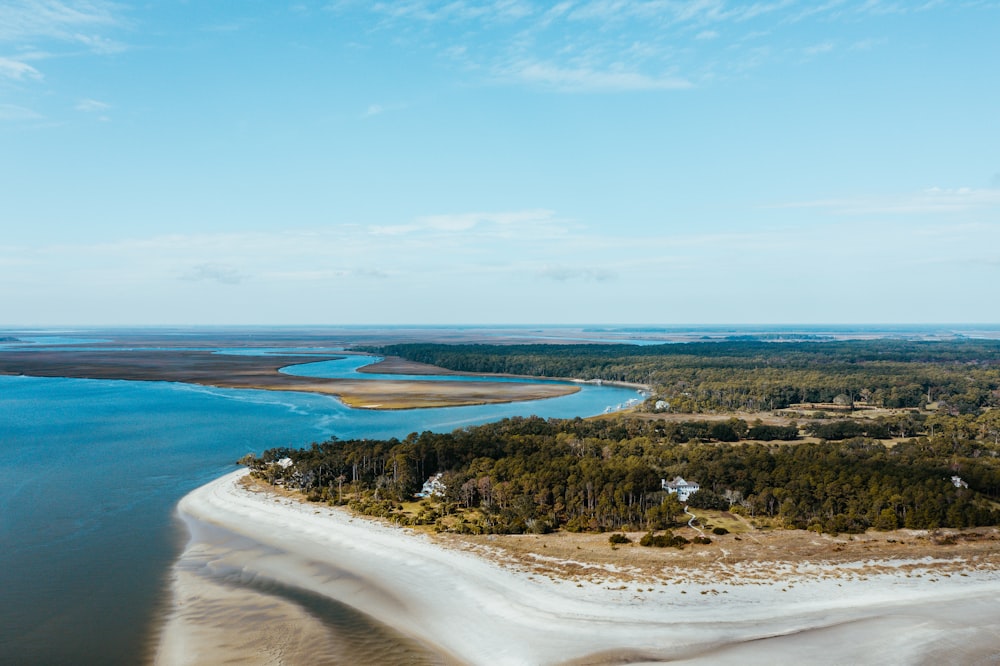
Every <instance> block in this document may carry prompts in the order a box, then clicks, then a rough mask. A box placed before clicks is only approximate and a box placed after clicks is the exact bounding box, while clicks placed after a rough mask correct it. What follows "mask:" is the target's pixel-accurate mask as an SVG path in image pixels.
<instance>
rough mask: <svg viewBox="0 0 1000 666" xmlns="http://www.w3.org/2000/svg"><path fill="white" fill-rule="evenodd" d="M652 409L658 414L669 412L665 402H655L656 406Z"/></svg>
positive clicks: (668, 405)
mask: <svg viewBox="0 0 1000 666" xmlns="http://www.w3.org/2000/svg"><path fill="white" fill-rule="evenodd" d="M653 409H654V410H656V411H658V412H669V411H670V403H669V402H667V401H666V400H657V401H656V404H655V405H654V406H653Z"/></svg>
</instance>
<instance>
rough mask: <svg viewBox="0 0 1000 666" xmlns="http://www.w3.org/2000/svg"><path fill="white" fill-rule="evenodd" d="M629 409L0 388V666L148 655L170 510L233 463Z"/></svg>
mask: <svg viewBox="0 0 1000 666" xmlns="http://www.w3.org/2000/svg"><path fill="white" fill-rule="evenodd" d="M345 360H347V359H345ZM351 361H352V363H355V362H356V360H355V359H351ZM332 363H334V364H336V363H337V362H332ZM345 367H346V366H345ZM345 367H339V366H337V367H333V368H330V367H327V370H328V371H330V372H341V371H344V370H345ZM313 371H314V372H320V371H318V370H313ZM636 397H637V394H636V392H635V391H633V390H629V389H622V388H615V387H607V386H604V387H597V386H584V387H583V389H582V390H581V391H580V392H579V393H577V394H574V395H570V396H566V397H562V398H555V399H550V400H542V401H533V402H524V403H511V404H504V405H484V406H474V407H460V408H446V409H430V410H410V411H381V412H380V411H371V410H353V409H349V408H347V407H345V406H344V405H342V404H341V403H340V402H338V401H336V400H335V399H333V398H330V397H326V396H318V395H311V394H305V393H288V392H281V393H276V392H266V391H250V390H234V389H216V388H209V387H201V386H192V385H187V384H174V383H166V382H127V381H103V380H84V379H51V378H32V377H8V376H2V377H0V453H2V460H3V463H2V464H0V662H2V663H5V664H60V663H65V664H133V663H138V662H142V661H144V660H146V659H148V657H149V655H150V651H151V649H152V647H153V646H152V645H151V641H152V640H153V639H154V638H155V635H154V633H153V632H154V631H155V628H156V626H157V624H158V622H159V620H160V619H161V618H162V615H163V613H164V611H165V604H166V602H167V599H166V598H165V593H166V589H167V580H168V578H167V577H168V575H169V572H170V567H171V565H172V564H173V562H174V561H175V559H176V558H177V556H178V554H179V553H180V551H181V550H182V549H183V546H184V544H185V542H186V541H187V539H188V535H187V532H186V530H185V529H184V527H183V525H181V523H180V521H179V520H178V519H177V518H176V517H175V513H174V507H175V505H176V503H177V501H178V500H179V499H180V498H181V497H183V496H184V495H185V494H186V493H187V492H189V491H190V490H192V489H194V488H196V487H197V486H199V485H202V484H204V483H206V482H207V481H209V480H211V479H213V478H215V477H217V476H220V475H221V474H223V473H225V472H227V471H230V470H232V469H234V468H235V461H236V460H237V459H238V458H240V457H241V456H242V455H244V454H245V453H248V452H255V453H257V452H260V451H262V450H263V449H266V448H269V447H274V446H305V445H308V444H309V443H311V442H314V441H322V440H325V439H327V438H328V437H330V436H337V437H340V438H342V439H344V438H350V437H373V438H382V437H393V436H395V437H403V436H405V435H406V434H408V433H410V432H414V431H423V430H435V431H440V432H445V431H450V430H453V429H455V428H458V427H463V426H467V425H473V424H477V423H484V422H487V421H492V420H497V419H500V418H504V417H507V416H517V415H530V414H537V415H539V416H543V417H563V418H569V417H573V416H588V415H593V414H598V413H601V412H603V411H605V409H606V408H609V407H610V408H614V407H616V406H620V405H622V404H624V403H625V402H627V401H628V400H630V399H634V398H636ZM351 621H352V622H355V620H353V619H352V620H351ZM360 626H364V627H367V625H364V623H362V624H361V625H360ZM369 630H370V627H368V628H366V629H365V630H364V631H369ZM362 633H364V632H362Z"/></svg>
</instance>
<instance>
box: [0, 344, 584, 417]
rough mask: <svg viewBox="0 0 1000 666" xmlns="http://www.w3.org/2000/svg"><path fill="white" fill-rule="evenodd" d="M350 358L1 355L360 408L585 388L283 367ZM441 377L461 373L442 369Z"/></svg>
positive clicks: (99, 374)
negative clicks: (319, 373)
mask: <svg viewBox="0 0 1000 666" xmlns="http://www.w3.org/2000/svg"><path fill="white" fill-rule="evenodd" d="M345 355H348V354H347V353H345V354H309V357H308V358H303V356H302V355H286V356H282V355H279V354H274V355H269V356H240V355H225V354H215V353H212V352H209V351H191V350H177V349H155V350H150V349H142V350H105V349H99V348H98V349H74V350H56V351H53V350H44V349H42V350H27V351H25V350H21V351H11V352H3V351H0V374H8V375H18V374H24V375H30V376H33V377H77V378H81V379H124V380H131V381H167V382H184V383H188V384H201V385H204V386H216V387H220V388H238V389H260V390H266V391H301V392H306V393H320V394H324V395H333V396H336V397H338V398H339V399H340V400H341V401H342V402H343V403H344V404H346V405H348V406H349V407H354V408H356V409H420V408H428V407H461V406H467V405H486V404H495V403H505V402H520V401H526V400H541V399H544V398H555V397H559V396H564V395H569V394H571V393H576V392H577V391H579V390H580V389H579V387H578V386H573V385H571V384H567V383H556V382H548V383H545V382H538V383H535V382H495V381H488V380H484V379H483V378H482V377H481V376H476V375H469V376H468V377H469V379H468V380H467V381H466V380H460V381H448V382H441V381H433V380H428V379H419V378H415V379H412V380H406V379H403V380H401V379H392V380H383V379H373V378H366V377H364V376H359V377H358V378H357V379H326V378H318V377H300V376H296V375H292V374H287V373H283V372H279V370H280V369H281V368H284V367H288V366H291V365H295V364H299V363H309V362H314V361H324V360H333V359H338V358H343V356H345ZM374 360H375V359H374V357H373V361H374ZM385 367H391V368H392V371H393V372H395V373H398V374H412V375H414V376H415V377H419V376H421V375H427V374H430V373H432V372H433V371H434V368H433V366H427V365H425V364H413V363H410V362H407V361H403V360H400V359H396V360H394V361H393V362H392V363H391V365H386V366H384V367H383V369H382V370H375V371H381V372H385V371H386V370H385V369H384V368H385ZM369 372H371V370H369ZM438 374H457V373H452V372H449V371H446V370H438Z"/></svg>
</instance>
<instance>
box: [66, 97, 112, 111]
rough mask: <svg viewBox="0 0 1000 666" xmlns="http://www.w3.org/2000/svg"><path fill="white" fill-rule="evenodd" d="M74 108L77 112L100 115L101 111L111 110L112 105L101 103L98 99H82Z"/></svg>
mask: <svg viewBox="0 0 1000 666" xmlns="http://www.w3.org/2000/svg"><path fill="white" fill-rule="evenodd" d="M74 108H75V109H76V110H77V111H83V112H84V113H99V112H101V111H107V110H108V109H110V108H111V105H110V104H107V103H105V102H99V101H97V100H96V99H81V100H80V101H79V102H77V104H76V106H75V107H74Z"/></svg>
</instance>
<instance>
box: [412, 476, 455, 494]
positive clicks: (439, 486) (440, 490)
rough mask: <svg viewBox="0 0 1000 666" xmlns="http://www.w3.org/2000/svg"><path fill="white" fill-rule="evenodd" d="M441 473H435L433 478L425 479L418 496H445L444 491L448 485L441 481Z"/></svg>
mask: <svg viewBox="0 0 1000 666" xmlns="http://www.w3.org/2000/svg"><path fill="white" fill-rule="evenodd" d="M442 476H443V475H442V474H441V473H438V474H435V475H434V476H432V477H431V478H429V479H427V480H426V481H424V485H423V487H422V488H421V489H420V492H419V493H417V495H416V496H417V497H421V498H423V497H444V491H446V490H447V489H448V487H447V486H446V485H444V484H443V483H441V477H442Z"/></svg>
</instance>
